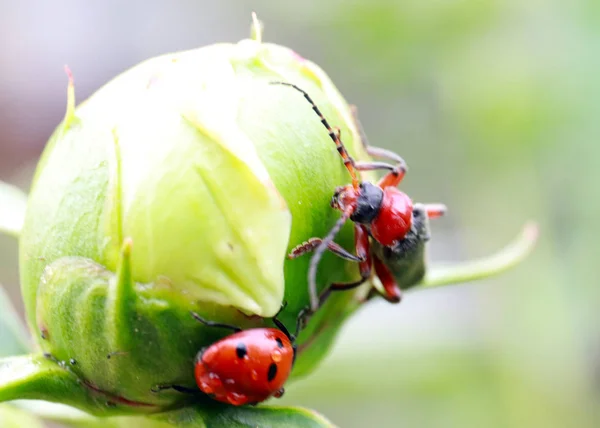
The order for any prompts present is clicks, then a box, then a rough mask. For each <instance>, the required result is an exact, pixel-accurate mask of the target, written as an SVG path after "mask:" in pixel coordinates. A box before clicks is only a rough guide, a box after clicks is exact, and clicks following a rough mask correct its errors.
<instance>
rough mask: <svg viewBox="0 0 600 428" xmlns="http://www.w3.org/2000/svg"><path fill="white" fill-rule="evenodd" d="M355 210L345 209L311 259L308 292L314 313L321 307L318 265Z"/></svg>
mask: <svg viewBox="0 0 600 428" xmlns="http://www.w3.org/2000/svg"><path fill="white" fill-rule="evenodd" d="M353 211H354V208H349V209H347V210H346V211H344V213H343V214H342V216H341V217H340V218H339V219H338V221H337V222H336V223H335V224H334V225H333V227H332V228H331V230H330V231H329V233H328V234H327V236H326V237H325V238H323V240H322V241H321V244H320V245H319V246H318V247H317V248H316V249H315V252H314V255H313V256H312V258H311V259H310V265H309V268H308V293H309V298H310V310H311V312H313V313H314V312H316V311H317V309H319V296H318V294H317V267H318V266H319V262H320V261H321V258H322V257H323V254H324V253H325V251H326V250H327V247H328V246H329V244H330V243H331V242H333V239H334V238H335V235H337V233H338V232H339V231H340V229H341V228H342V226H343V225H344V223H346V221H347V220H348V219H349V218H350V216H351V215H352V212H353Z"/></svg>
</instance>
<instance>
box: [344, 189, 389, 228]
mask: <svg viewBox="0 0 600 428" xmlns="http://www.w3.org/2000/svg"><path fill="white" fill-rule="evenodd" d="M359 189H360V192H359V193H358V197H357V198H356V208H355V209H354V212H353V213H352V215H351V216H350V220H352V221H353V222H355V223H361V224H369V223H371V222H372V221H373V220H374V219H375V217H377V214H379V210H380V209H381V202H382V201H383V190H382V189H381V188H380V187H378V186H375V185H374V184H372V183H369V182H363V183H361V184H360V188H359Z"/></svg>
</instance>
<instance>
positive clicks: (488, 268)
mask: <svg viewBox="0 0 600 428" xmlns="http://www.w3.org/2000/svg"><path fill="white" fill-rule="evenodd" d="M538 232H539V231H538V226H537V224H535V223H527V224H526V225H525V227H524V228H523V230H522V231H521V234H520V235H519V236H518V237H517V238H516V239H515V240H514V242H512V243H510V244H509V245H507V246H506V247H504V248H503V249H501V250H500V251H498V252H497V253H495V254H493V255H491V256H488V257H485V258H481V259H479V260H472V261H468V262H464V263H459V264H454V265H451V266H447V267H441V266H440V267H436V268H432V269H431V271H430V272H429V273H428V274H427V275H426V276H425V279H424V280H423V282H422V283H421V284H420V285H419V289H421V288H432V287H438V286H441V285H447V284H458V283H461V282H467V281H475V280H477V279H484V278H487V277H491V276H494V275H497V274H499V273H502V272H504V271H506V270H508V269H510V268H511V267H513V266H516V265H517V264H518V263H519V262H521V261H522V260H523V259H525V257H527V256H528V255H529V253H530V252H531V251H532V250H533V247H534V246H535V243H536V241H537V238H538Z"/></svg>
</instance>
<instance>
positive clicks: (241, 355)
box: [235, 342, 248, 358]
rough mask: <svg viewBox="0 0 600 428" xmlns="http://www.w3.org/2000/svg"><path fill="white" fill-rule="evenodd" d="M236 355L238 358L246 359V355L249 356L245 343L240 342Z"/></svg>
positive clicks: (236, 348)
mask: <svg viewBox="0 0 600 428" xmlns="http://www.w3.org/2000/svg"><path fill="white" fill-rule="evenodd" d="M235 354H236V355H237V356H238V358H244V357H245V356H246V355H248V349H247V348H246V345H245V344H244V342H240V343H238V344H237V345H236V347H235Z"/></svg>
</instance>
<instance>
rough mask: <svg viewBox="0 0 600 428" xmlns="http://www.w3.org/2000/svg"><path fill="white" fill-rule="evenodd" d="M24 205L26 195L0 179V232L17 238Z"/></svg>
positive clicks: (25, 205) (23, 213)
mask: <svg viewBox="0 0 600 428" xmlns="http://www.w3.org/2000/svg"><path fill="white" fill-rule="evenodd" d="M26 207H27V195H26V194H25V193H24V192H23V191H21V190H20V189H19V188H17V187H15V186H12V185H10V184H8V183H4V182H2V181H0V232H4V233H6V234H8V235H12V236H14V237H16V238H18V237H19V235H20V233H21V228H22V227H23V221H24V220H25V208H26Z"/></svg>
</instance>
